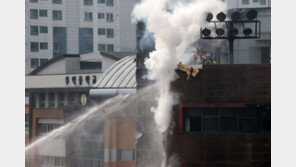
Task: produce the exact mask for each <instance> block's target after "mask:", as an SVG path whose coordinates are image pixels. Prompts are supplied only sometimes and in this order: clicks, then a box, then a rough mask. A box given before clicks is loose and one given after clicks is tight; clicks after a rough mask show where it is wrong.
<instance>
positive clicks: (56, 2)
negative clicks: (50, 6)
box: [30, 0, 62, 4]
mask: <svg viewBox="0 0 296 167" xmlns="http://www.w3.org/2000/svg"><path fill="white" fill-rule="evenodd" d="M30 2H33V3H37V2H38V0H30ZM52 3H54V4H62V0H52Z"/></svg>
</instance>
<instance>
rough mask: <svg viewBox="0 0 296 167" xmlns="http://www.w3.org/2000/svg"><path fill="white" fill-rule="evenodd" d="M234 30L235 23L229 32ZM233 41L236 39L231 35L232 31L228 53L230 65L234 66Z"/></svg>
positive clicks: (229, 36)
mask: <svg viewBox="0 0 296 167" xmlns="http://www.w3.org/2000/svg"><path fill="white" fill-rule="evenodd" d="M232 28H233V22H230V25H229V30H232ZM233 41H234V37H233V35H232V34H231V31H228V50H229V51H228V53H229V59H230V60H229V64H233Z"/></svg>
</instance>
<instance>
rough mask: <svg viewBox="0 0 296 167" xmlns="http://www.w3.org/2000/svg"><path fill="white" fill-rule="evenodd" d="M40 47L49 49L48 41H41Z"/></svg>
mask: <svg viewBox="0 0 296 167" xmlns="http://www.w3.org/2000/svg"><path fill="white" fill-rule="evenodd" d="M40 49H48V44H47V42H40Z"/></svg>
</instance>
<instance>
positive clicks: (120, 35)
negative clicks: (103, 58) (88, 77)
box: [25, 0, 136, 74]
mask: <svg viewBox="0 0 296 167" xmlns="http://www.w3.org/2000/svg"><path fill="white" fill-rule="evenodd" d="M134 3H135V0H128V1H124V2H123V1H122V2H121V1H116V0H114V5H113V6H107V5H106V4H98V3H97V1H96V0H93V4H92V5H84V1H83V0H71V1H66V0H62V4H53V3H52V1H51V0H48V1H41V0H39V1H38V3H33V2H30V1H29V0H26V1H25V4H26V5H25V7H26V14H25V19H26V25H25V31H26V33H25V34H26V35H25V36H26V40H25V42H26V43H25V50H26V52H25V54H26V74H28V73H29V72H31V71H32V70H34V69H35V68H31V58H37V59H39V61H40V59H41V58H43V59H51V58H52V57H53V42H54V39H53V27H66V33H65V34H64V36H63V38H62V39H63V40H62V42H63V43H64V44H65V48H64V49H65V51H66V53H67V54H78V53H79V52H80V51H79V48H80V47H79V46H82V45H83V44H81V43H80V42H79V41H80V38H79V28H92V29H93V35H92V41H93V43H92V44H93V51H98V44H112V45H114V51H135V50H136V42H135V41H136V32H135V31H136V29H135V25H134V24H132V23H131V21H130V14H131V10H132V8H133V4H134ZM30 9H38V12H39V10H40V9H46V10H47V17H39V16H38V19H30ZM52 10H61V11H62V20H53V19H52ZM84 12H92V18H93V19H92V21H85V20H84ZM99 12H100V13H104V14H105V17H104V19H98V13H99ZM106 13H112V14H113V22H107V21H106V17H107V14H106ZM120 24H122V25H120ZM31 25H33V26H35V25H36V26H38V30H39V28H40V26H47V27H48V33H46V34H44V33H42V34H40V33H38V35H30V26H31ZM119 25H120V26H119ZM98 28H112V29H114V37H113V38H108V37H107V36H106V35H98ZM133 31H134V32H133ZM106 33H107V32H106ZM60 38H61V37H60ZM59 41H60V40H59ZM31 42H39V43H40V42H47V43H48V49H47V50H40V49H39V51H38V52H31V51H30V43H31ZM39 65H40V62H39Z"/></svg>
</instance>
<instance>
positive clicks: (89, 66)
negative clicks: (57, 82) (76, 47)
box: [80, 61, 102, 70]
mask: <svg viewBox="0 0 296 167" xmlns="http://www.w3.org/2000/svg"><path fill="white" fill-rule="evenodd" d="M93 69H102V62H87V61H80V70H93Z"/></svg>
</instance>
